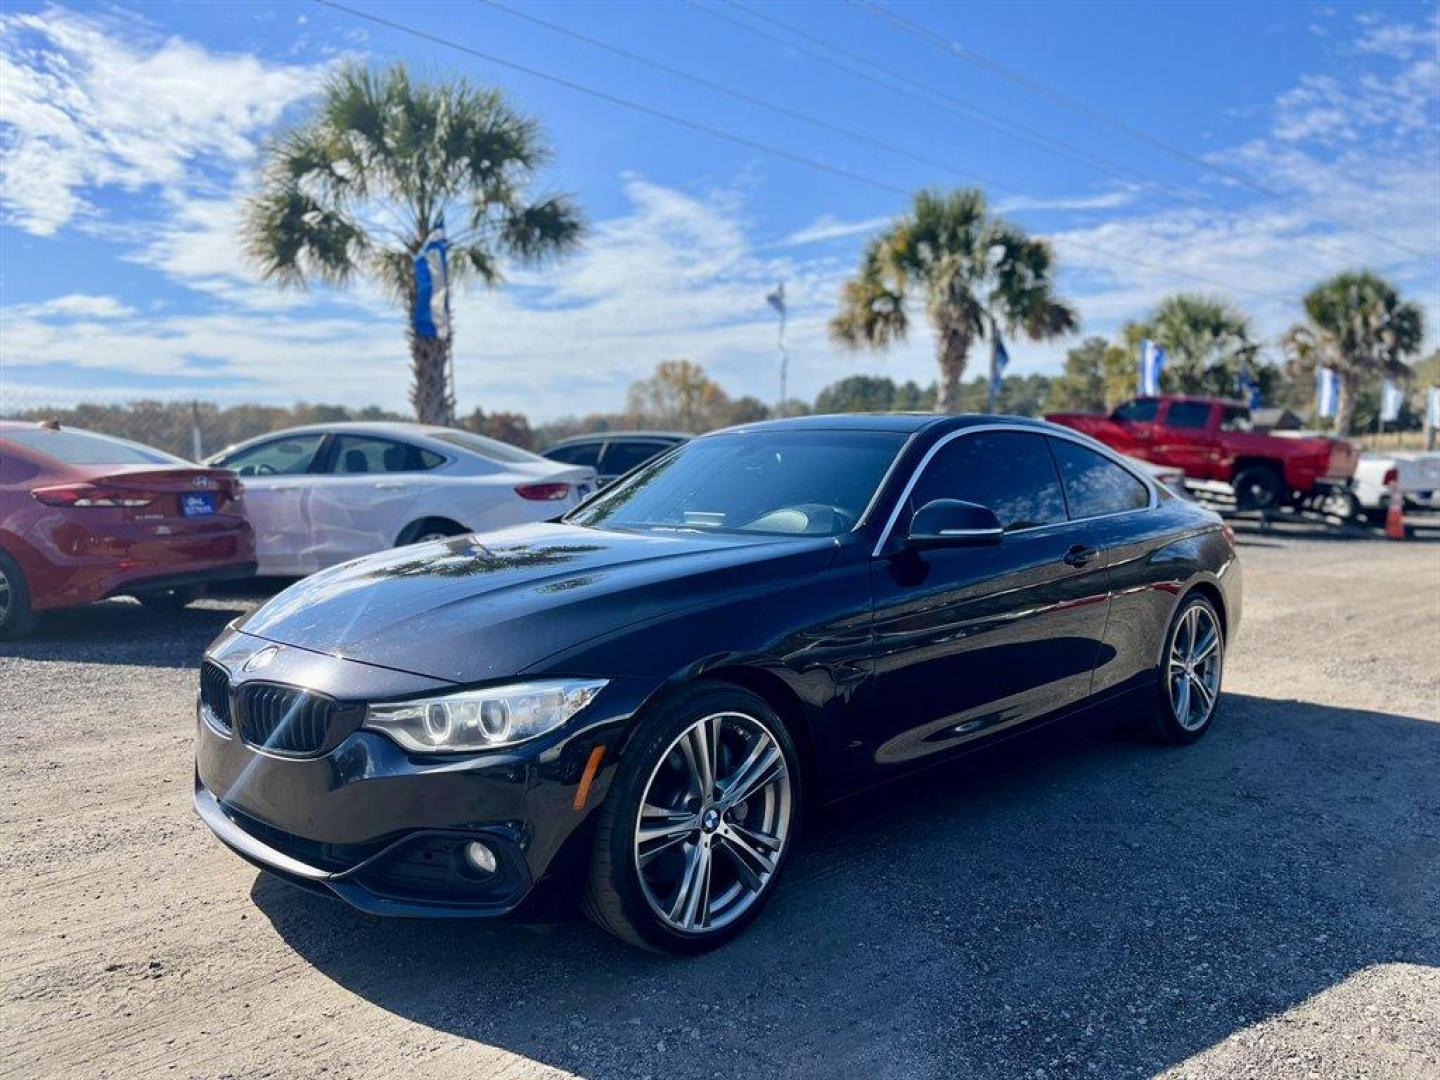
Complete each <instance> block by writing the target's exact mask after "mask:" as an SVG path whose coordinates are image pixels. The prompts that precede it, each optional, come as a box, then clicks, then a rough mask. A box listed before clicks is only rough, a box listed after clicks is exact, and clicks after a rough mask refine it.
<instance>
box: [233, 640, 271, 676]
mask: <svg viewBox="0 0 1440 1080" xmlns="http://www.w3.org/2000/svg"><path fill="white" fill-rule="evenodd" d="M279 652H280V647H279V646H278V645H267V646H265V648H263V649H261V650H260V651H259V652H257V653H256V654H255V655H253V656H252V657H250V659H249V660H246V661H245V663H243V664H242V665H240V670H241V671H259V670H260V669H261V668H267V667H269V666H270V665H271V663H273V662H274V660H275V657H276V656H277V655H278V654H279Z"/></svg>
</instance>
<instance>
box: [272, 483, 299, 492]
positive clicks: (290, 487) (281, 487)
mask: <svg viewBox="0 0 1440 1080" xmlns="http://www.w3.org/2000/svg"><path fill="white" fill-rule="evenodd" d="M270 490H271V491H299V490H300V486H299V485H298V484H276V485H275V486H274V487H272V488H271V489H270Z"/></svg>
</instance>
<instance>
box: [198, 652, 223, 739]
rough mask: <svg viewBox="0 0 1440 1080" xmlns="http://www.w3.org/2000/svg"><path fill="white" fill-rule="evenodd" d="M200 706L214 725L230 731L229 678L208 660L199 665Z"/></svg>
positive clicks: (218, 666) (217, 665)
mask: <svg viewBox="0 0 1440 1080" xmlns="http://www.w3.org/2000/svg"><path fill="white" fill-rule="evenodd" d="M200 704H202V705H204V706H205V708H206V709H207V710H208V711H209V713H210V716H211V717H212V718H213V719H214V721H215V723H216V724H218V725H219V726H220V727H222V728H224V729H225V730H227V731H228V730H230V676H229V675H228V674H226V672H225V669H224V668H222V667H221V666H220V665H219V664H216V663H212V662H211V661H209V660H206V661H205V662H204V663H203V664H201V665H200Z"/></svg>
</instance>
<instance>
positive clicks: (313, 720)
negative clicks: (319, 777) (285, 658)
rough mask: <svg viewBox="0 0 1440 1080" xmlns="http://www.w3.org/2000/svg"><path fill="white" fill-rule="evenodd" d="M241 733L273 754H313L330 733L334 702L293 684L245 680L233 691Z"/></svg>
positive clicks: (252, 742) (249, 741) (248, 741)
mask: <svg viewBox="0 0 1440 1080" xmlns="http://www.w3.org/2000/svg"><path fill="white" fill-rule="evenodd" d="M235 704H236V707H237V709H238V713H239V722H240V736H241V738H243V739H244V740H245V741H246V742H247V743H249V744H250V745H251V746H256V747H259V748H260V749H262V750H268V751H269V752H270V753H272V754H292V755H303V754H315V753H319V751H320V748H321V747H322V746H324V745H325V738H326V736H327V735H329V733H330V714H331V712H332V711H333V710H334V707H335V702H333V701H332V700H330V699H329V698H327V697H321V696H320V695H319V694H312V693H310V692H309V691H306V690H300V689H298V688H296V687H293V686H277V685H275V684H274V683H247V684H245V685H243V686H241V687H240V691H239V693H238V694H236V697H235Z"/></svg>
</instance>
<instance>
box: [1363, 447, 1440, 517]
mask: <svg viewBox="0 0 1440 1080" xmlns="http://www.w3.org/2000/svg"><path fill="white" fill-rule="evenodd" d="M1397 490H1398V491H1399V492H1400V494H1401V496H1403V497H1404V499H1405V504H1406V505H1407V506H1418V507H1425V508H1427V509H1431V508H1433V509H1440V451H1430V452H1426V451H1419V450H1416V451H1406V450H1397V451H1395V452H1393V453H1383V452H1382V453H1371V452H1367V453H1363V454H1361V455H1360V460H1359V462H1358V463H1357V464H1356V466H1355V486H1354V488H1353V491H1354V493H1355V498H1356V500H1357V501H1358V502H1359V504H1360V511H1361V513H1363V514H1365V515H1366V516H1367V517H1371V518H1379V517H1383V516H1384V514H1385V511H1386V509H1387V508H1388V507H1389V505H1390V493H1391V492H1392V491H1397Z"/></svg>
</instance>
